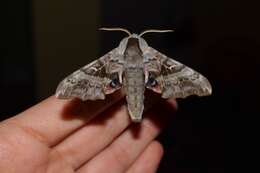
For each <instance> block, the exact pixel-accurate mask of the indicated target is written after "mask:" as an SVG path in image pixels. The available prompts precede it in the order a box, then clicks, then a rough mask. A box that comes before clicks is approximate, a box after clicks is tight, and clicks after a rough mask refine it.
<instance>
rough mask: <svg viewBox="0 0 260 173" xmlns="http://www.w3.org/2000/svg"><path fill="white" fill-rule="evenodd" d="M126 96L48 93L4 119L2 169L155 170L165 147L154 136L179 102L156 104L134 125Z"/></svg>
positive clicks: (22, 172) (32, 172)
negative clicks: (72, 96)
mask: <svg viewBox="0 0 260 173" xmlns="http://www.w3.org/2000/svg"><path fill="white" fill-rule="evenodd" d="M122 97H123V96H122V95H121V94H116V95H111V96H109V97H108V98H107V99H106V100H104V101H94V102H93V101H92V102H91V101H87V102H81V101H79V100H77V99H74V100H58V99H56V98H55V97H50V98H48V99H46V100H44V101H43V102H41V103H39V104H37V105H35V106H33V107H31V108H30V109H28V110H26V111H24V112H22V113H20V114H18V115H16V116H14V117H13V118H10V119H7V120H5V121H3V122H1V123H0V172H1V173H18V172H19V173H38V172H39V173H45V172H48V173H58V172H62V173H73V172H78V173H85V172H91V173H103V172H105V173H110V172H111V173H125V172H127V173H139V172H140V173H143V172H145V173H152V172H156V170H157V167H158V165H159V163H160V160H161V158H162V155H163V148H162V146H161V144H160V143H159V142H157V141H155V138H156V136H158V134H159V133H160V131H161V129H162V128H163V126H164V125H165V124H166V122H167V120H168V119H169V116H172V115H171V114H172V112H173V110H174V109H176V102H175V101H173V100H169V101H167V102H164V103H160V104H158V105H157V106H156V108H152V109H150V110H148V111H147V112H145V113H144V119H143V121H142V122H141V123H137V124H136V123H131V120H130V119H129V116H128V113H127V108H126V106H125V104H124V103H123V101H122V99H121V98H122ZM162 110H163V112H165V113H164V114H165V115H163V113H162ZM96 115H98V116H96Z"/></svg>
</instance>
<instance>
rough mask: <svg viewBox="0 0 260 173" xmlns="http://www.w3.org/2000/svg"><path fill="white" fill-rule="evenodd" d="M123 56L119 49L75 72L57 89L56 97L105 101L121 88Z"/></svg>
mask: <svg viewBox="0 0 260 173" xmlns="http://www.w3.org/2000/svg"><path fill="white" fill-rule="evenodd" d="M121 61H122V56H121V55H120V54H119V53H118V48H115V49H113V50H112V51H110V52H109V53H107V54H106V55H104V56H103V57H101V58H99V59H98V60H96V61H93V62H91V63H90V64H88V65H86V66H84V67H82V68H81V69H79V70H77V71H75V72H74V73H72V74H71V75H69V76H68V77H66V78H65V79H64V80H63V81H61V82H60V84H59V85H58V87H57V89H56V94H55V95H56V97H57V98H60V99H69V98H74V97H77V98H80V99H81V100H97V99H105V94H110V93H112V92H114V91H116V90H117V89H119V88H120V87H121V80H120V79H121V78H122V77H121V76H120V75H121V74H122V72H121V71H122V65H121V64H120V63H121Z"/></svg>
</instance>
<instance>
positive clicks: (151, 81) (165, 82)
mask: <svg viewBox="0 0 260 173" xmlns="http://www.w3.org/2000/svg"><path fill="white" fill-rule="evenodd" d="M144 58H145V67H146V70H147V71H146V74H147V75H148V76H147V77H146V78H147V83H146V87H147V88H149V89H151V90H153V91H155V92H158V93H161V94H162V97H163V98H170V97H172V98H185V97H187V96H190V95H198V96H206V95H210V94H211V92H212V88H211V85H210V83H209V81H208V80H207V79H206V78H205V77H204V76H202V75H201V74H200V73H198V72H196V71H195V70H193V69H191V68H189V67H187V66H185V65H183V64H181V63H179V62H177V61H175V60H173V59H171V58H168V57H167V56H165V55H163V54H162V53H160V52H159V51H157V50H155V49H153V48H151V47H148V48H147V49H146V51H145V52H144Z"/></svg>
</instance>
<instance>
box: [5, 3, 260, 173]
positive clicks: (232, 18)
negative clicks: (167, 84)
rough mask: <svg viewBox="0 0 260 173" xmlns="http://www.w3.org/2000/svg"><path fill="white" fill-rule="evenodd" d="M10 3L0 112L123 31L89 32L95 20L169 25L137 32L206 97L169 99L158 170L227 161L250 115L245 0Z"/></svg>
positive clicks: (251, 56)
mask: <svg viewBox="0 0 260 173" xmlns="http://www.w3.org/2000/svg"><path fill="white" fill-rule="evenodd" d="M9 2H10V3H9V4H6V7H7V8H5V9H6V10H7V11H6V13H5V14H6V15H4V16H5V19H4V20H2V25H1V26H4V27H1V28H2V29H3V31H1V52H0V56H1V57H0V89H1V91H2V92H1V96H2V99H1V101H0V105H1V106H0V118H1V119H5V118H7V117H10V116H12V115H15V114H16V113H18V112H20V111H22V110H24V109H26V108H28V107H30V106H31V105H33V104H35V103H37V102H39V101H40V100H41V99H43V98H45V97H47V96H48V95H51V94H53V92H54V90H55V87H56V85H57V83H58V82H59V80H61V79H62V77H65V76H66V75H67V74H69V73H71V72H72V71H74V70H76V69H77V68H79V67H81V66H82V65H84V64H86V63H88V62H90V61H91V60H93V59H95V57H99V56H101V55H103V54H104V53H106V52H107V51H109V50H110V49H112V48H114V47H115V46H117V44H118V43H119V41H120V40H121V39H122V37H123V36H125V35H123V34H122V33H107V32H106V33H105V32H104V33H103V32H102V33H100V32H97V31H96V30H97V28H99V27H100V26H105V27H125V28H127V29H129V30H130V31H132V32H136V33H139V32H141V31H143V30H145V29H150V28H155V29H172V28H174V29H175V32H174V33H166V34H149V35H146V36H144V37H145V39H146V40H147V42H148V43H149V44H150V45H151V46H152V47H154V48H156V49H157V50H160V51H161V52H163V53H165V54H167V55H168V56H169V57H172V58H174V59H175V60H178V61H180V62H182V63H184V64H186V65H188V66H190V67H192V68H194V69H196V70H197V71H199V72H201V73H202V74H203V75H205V76H206V77H207V78H208V79H209V80H210V82H211V84H212V86H213V95H212V96H210V97H203V98H198V97H189V98H187V99H185V100H178V101H179V110H178V112H177V113H176V115H174V120H173V121H172V123H171V125H170V126H169V127H168V128H167V129H166V130H165V131H164V133H163V134H162V135H161V136H160V138H159V139H160V140H161V141H162V143H163V144H164V147H165V156H164V159H163V162H162V163H161V165H160V168H159V171H158V172H177V173H184V172H185V173H191V172H192V173H194V172H209V173H215V172H216V173H221V172H224V168H225V167H226V165H227V164H230V160H229V159H228V156H227V154H226V153H229V152H227V150H230V149H231V150H236V149H238V146H237V145H236V144H237V143H236V142H234V141H235V139H234V140H233V138H236V137H237V136H238V135H239V137H240V138H241V139H243V137H244V136H245V135H244V134H242V132H241V130H239V129H241V128H246V127H248V124H247V121H246V120H247V119H249V117H251V116H252V115H257V114H258V115H259V110H258V109H257V106H258V103H257V100H258V98H259V91H258V90H259V84H260V82H259V76H258V75H259V74H260V73H259V65H260V62H259V61H260V60H259V54H260V53H259V50H260V34H259V29H260V27H259V25H258V23H259V18H258V16H259V15H258V9H257V5H254V4H252V3H251V2H250V3H249V1H238V0H229V1H225V0H212V1H206V0H197V1H191V0H185V1H183V0H161V1H152V0H143V1H137V0H132V1H122V0H109V1H106V0H101V1H87V2H84V1H77V2H76V1H75V2H69V1H55V2H56V3H55V2H52V1H42V2H41V1H36V2H34V3H32V1H25V0H23V1H22V0H12V1H9ZM3 7H5V5H4V6H3ZM86 31H88V32H86ZM88 57H91V58H88ZM241 120H242V121H241ZM230 141H233V142H232V146H231V147H228V149H227V143H229V142H230ZM240 150H241V149H240ZM224 151H225V152H224ZM236 154H237V155H239V154H238V153H236Z"/></svg>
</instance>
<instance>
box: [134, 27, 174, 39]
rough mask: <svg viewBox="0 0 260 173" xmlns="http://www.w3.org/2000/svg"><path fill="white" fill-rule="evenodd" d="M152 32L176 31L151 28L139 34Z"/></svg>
mask: <svg viewBox="0 0 260 173" xmlns="http://www.w3.org/2000/svg"><path fill="white" fill-rule="evenodd" d="M150 32H160V33H163V32H174V30H157V29H149V30H146V31H144V32H142V33H141V34H139V36H140V37H141V36H142V35H144V34H146V33H150Z"/></svg>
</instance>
